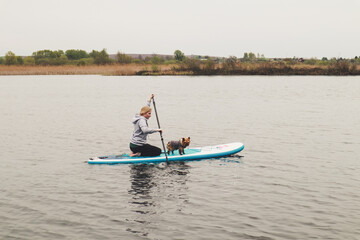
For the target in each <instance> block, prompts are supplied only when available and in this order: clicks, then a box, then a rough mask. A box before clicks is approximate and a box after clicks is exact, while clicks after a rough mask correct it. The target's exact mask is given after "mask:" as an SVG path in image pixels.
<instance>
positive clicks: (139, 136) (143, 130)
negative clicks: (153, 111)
mask: <svg viewBox="0 0 360 240" xmlns="http://www.w3.org/2000/svg"><path fill="white" fill-rule="evenodd" d="M147 106H149V107H150V101H148V102H147ZM132 123H133V124H134V131H133V134H132V136H131V139H130V142H131V143H132V144H135V145H138V146H142V145H144V144H146V139H147V135H148V134H151V133H154V132H156V131H157V129H152V128H149V126H148V123H147V119H146V118H145V117H143V116H140V114H138V113H137V114H136V115H135V116H134V118H133V120H132Z"/></svg>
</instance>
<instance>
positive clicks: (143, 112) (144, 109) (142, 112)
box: [140, 106, 152, 116]
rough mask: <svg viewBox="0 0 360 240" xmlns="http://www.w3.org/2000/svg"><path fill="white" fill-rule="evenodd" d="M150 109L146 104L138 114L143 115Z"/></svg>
mask: <svg viewBox="0 0 360 240" xmlns="http://www.w3.org/2000/svg"><path fill="white" fill-rule="evenodd" d="M151 110H152V109H151V107H148V106H144V107H142V108H141V110H140V116H142V115H144V114H145V113H147V112H149V111H151Z"/></svg>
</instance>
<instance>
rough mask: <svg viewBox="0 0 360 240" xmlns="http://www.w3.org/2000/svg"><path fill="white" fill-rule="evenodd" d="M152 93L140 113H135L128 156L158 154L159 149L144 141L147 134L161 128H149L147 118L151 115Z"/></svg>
mask: <svg viewBox="0 0 360 240" xmlns="http://www.w3.org/2000/svg"><path fill="white" fill-rule="evenodd" d="M153 97H154V94H152V95H151V97H150V99H149V101H148V102H147V106H144V107H142V108H141V110H140V114H136V115H135V117H134V118H133V121H132V123H133V124H134V131H133V134H132V137H131V140H130V149H131V151H132V153H131V154H130V157H135V156H143V157H145V156H148V157H152V156H159V155H160V154H161V149H160V148H158V147H155V146H152V145H150V144H147V143H146V139H147V135H148V134H152V133H155V132H162V130H161V129H152V128H149V126H148V123H147V120H148V119H149V118H150V117H151V111H152V110H151V108H150V103H151V100H152V99H153Z"/></svg>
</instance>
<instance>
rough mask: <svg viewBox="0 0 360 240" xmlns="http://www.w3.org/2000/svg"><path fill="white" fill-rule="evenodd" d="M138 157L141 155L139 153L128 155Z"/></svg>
mask: <svg viewBox="0 0 360 240" xmlns="http://www.w3.org/2000/svg"><path fill="white" fill-rule="evenodd" d="M140 155H141V153H139V152H138V153H133V152H131V153H130V154H129V156H130V157H140Z"/></svg>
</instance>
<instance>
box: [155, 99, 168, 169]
mask: <svg viewBox="0 0 360 240" xmlns="http://www.w3.org/2000/svg"><path fill="white" fill-rule="evenodd" d="M152 100H153V104H154V110H155V115H156V120H157V124H158V127H159V129H161V127H160V122H159V117H158V114H157V111H156V105H155V98H154V97H153V98H152ZM160 137H161V142H162V145H163V149H164V153H165V157H166V163H169V160H168V157H167V154H166V149H165V144H164V138H163V136H162V132H160Z"/></svg>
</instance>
